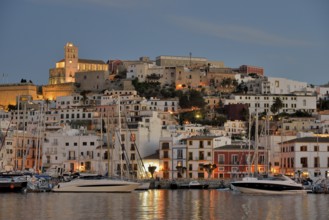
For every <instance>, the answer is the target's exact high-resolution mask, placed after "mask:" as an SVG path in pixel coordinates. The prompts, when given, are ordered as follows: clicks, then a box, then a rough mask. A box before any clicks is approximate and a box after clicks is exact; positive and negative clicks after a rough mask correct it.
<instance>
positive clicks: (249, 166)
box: [248, 111, 251, 176]
mask: <svg viewBox="0 0 329 220" xmlns="http://www.w3.org/2000/svg"><path fill="white" fill-rule="evenodd" d="M250 136H251V112H250V111H249V131H248V154H249V155H248V176H250V174H251V155H250Z"/></svg>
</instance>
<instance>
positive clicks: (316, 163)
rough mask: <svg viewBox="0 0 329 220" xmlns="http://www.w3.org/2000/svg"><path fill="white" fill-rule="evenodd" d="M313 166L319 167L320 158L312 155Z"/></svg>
mask: <svg viewBox="0 0 329 220" xmlns="http://www.w3.org/2000/svg"><path fill="white" fill-rule="evenodd" d="M314 167H320V158H319V157H314Z"/></svg>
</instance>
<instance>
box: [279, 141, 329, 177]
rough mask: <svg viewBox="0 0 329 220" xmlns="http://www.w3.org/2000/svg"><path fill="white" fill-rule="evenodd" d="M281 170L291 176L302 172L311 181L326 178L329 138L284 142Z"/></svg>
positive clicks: (328, 167)
mask: <svg viewBox="0 0 329 220" xmlns="http://www.w3.org/2000/svg"><path fill="white" fill-rule="evenodd" d="M280 168H281V171H282V172H283V173H285V174H289V175H294V174H296V172H298V171H301V172H302V175H303V176H306V177H310V178H311V179H316V178H319V177H324V176H325V172H326V171H327V172H328V171H329V138H328V137H302V138H296V139H293V140H289V141H285V142H283V143H282V144H281V162H280Z"/></svg>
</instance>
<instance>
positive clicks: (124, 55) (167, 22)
mask: <svg viewBox="0 0 329 220" xmlns="http://www.w3.org/2000/svg"><path fill="white" fill-rule="evenodd" d="M66 42H73V43H74V44H75V45H77V46H78V47H79V57H80V58H85V59H100V60H104V61H105V62H106V61H107V60H109V59H122V60H136V59H138V58H139V57H141V56H149V57H150V58H151V59H155V57H156V56H159V55H174V56H189V53H190V52H191V53H192V56H196V57H205V58H208V59H209V60H220V61H224V64H225V66H228V67H238V66H240V65H243V64H248V65H255V66H261V67H264V69H265V74H266V75H268V76H272V77H285V78H289V79H293V80H299V81H303V82H308V83H311V84H315V85H319V84H324V83H327V82H328V81H329V70H328V69H329V68H328V65H329V1H328V0H315V1H311V0H276V1H264V0H222V1H219V0H204V1H200V0H1V1H0V83H14V82H19V81H20V79H21V78H25V79H28V80H32V81H33V82H34V83H35V84H39V85H40V84H47V82H48V72H49V68H53V67H55V63H56V62H57V61H59V60H60V59H62V58H63V57H64V51H63V47H64V45H65V44H66Z"/></svg>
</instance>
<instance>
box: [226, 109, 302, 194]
mask: <svg viewBox="0 0 329 220" xmlns="http://www.w3.org/2000/svg"><path fill="white" fill-rule="evenodd" d="M250 117H251V116H250V115H249V124H250ZM249 131H250V126H249ZM255 144H256V146H255V157H256V161H255V170H256V171H257V170H258V168H257V164H258V113H257V112H256V129H255ZM249 146H250V133H249ZM249 152H250V151H249ZM249 164H250V162H249ZM249 167H250V166H249ZM249 170H250V169H249ZM231 187H232V189H233V190H236V191H239V192H241V193H261V194H295V193H305V192H306V191H305V190H304V187H303V186H302V184H300V183H297V182H295V181H294V180H292V179H291V178H289V177H287V176H285V175H282V174H279V175H275V176H268V175H265V176H253V177H252V176H247V177H244V178H242V180H239V181H234V182H232V183H231Z"/></svg>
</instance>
